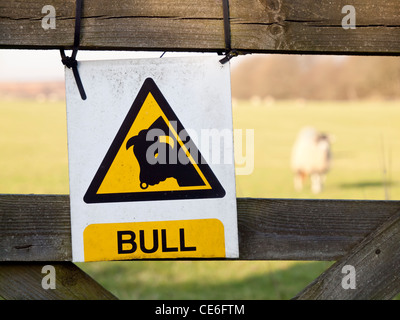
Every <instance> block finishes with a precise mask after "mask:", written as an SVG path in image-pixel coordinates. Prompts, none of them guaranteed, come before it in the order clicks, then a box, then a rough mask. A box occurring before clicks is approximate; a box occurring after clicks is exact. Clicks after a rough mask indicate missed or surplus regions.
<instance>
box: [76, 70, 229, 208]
mask: <svg viewBox="0 0 400 320" xmlns="http://www.w3.org/2000/svg"><path fill="white" fill-rule="evenodd" d="M150 92H151V94H152V95H153V97H154V99H155V100H156V101H157V103H158V105H159V106H160V108H161V109H162V110H163V112H164V114H165V115H166V117H167V118H168V120H169V121H176V123H177V127H178V128H177V129H178V132H180V131H181V130H182V129H183V128H184V127H183V125H182V124H181V122H180V121H179V119H178V117H177V116H176V115H175V113H174V111H173V110H172V108H171V106H170V105H169V103H168V102H167V100H166V99H165V98H164V96H163V94H162V93H161V91H160V89H159V88H158V87H157V85H156V83H155V82H154V80H153V79H152V78H147V79H146V80H145V81H144V83H143V85H142V87H141V89H140V90H139V93H138V95H137V96H136V98H135V100H134V102H133V104H132V106H131V108H130V109H129V111H128V114H127V115H126V117H125V119H124V121H123V123H122V125H121V127H120V129H119V130H118V132H117V134H116V136H115V138H114V140H113V142H112V143H111V146H110V148H109V149H108V151H107V153H106V155H105V157H104V159H103V161H102V163H101V164H100V167H99V169H98V170H97V172H96V174H95V176H94V178H93V180H92V182H91V184H90V185H89V188H88V189H87V191H86V193H85V195H84V197H83V201H84V202H86V203H88V204H90V203H107V202H129V201H152V200H183V199H203V198H223V197H224V196H225V194H226V192H225V189H224V188H223V187H222V185H221V183H220V182H219V180H218V179H217V177H216V176H215V174H214V172H213V171H212V170H211V168H210V166H209V165H208V164H207V163H206V161H205V160H204V158H203V156H202V155H201V153H200V150H197V151H198V152H199V159H200V161H199V163H198V164H197V165H198V167H199V169H200V170H201V171H202V173H203V174H204V176H205V178H206V179H207V181H208V182H209V184H210V186H211V189H206V190H174V191H154V192H131V193H109V194H97V191H98V189H99V188H100V185H101V183H102V182H103V179H104V177H105V176H106V174H107V172H108V169H109V168H110V166H111V164H112V162H113V161H114V158H115V157H116V155H117V153H118V151H119V149H120V147H121V145H122V143H123V142H124V140H125V137H126V135H127V134H128V132H129V130H130V128H131V126H132V124H133V122H134V121H135V120H136V117H137V115H138V113H139V111H140V109H141V107H142V105H143V103H144V101H145V100H146V98H147V96H148V94H149V93H150ZM196 149H197V146H196Z"/></svg>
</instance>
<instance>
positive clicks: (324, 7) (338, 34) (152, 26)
mask: <svg viewBox="0 0 400 320" xmlns="http://www.w3.org/2000/svg"><path fill="white" fill-rule="evenodd" d="M48 4H49V3H48V1H45V0H31V1H23V0H8V1H0V48H48V49H55V48H60V47H71V46H72V44H73V36H74V14H75V13H74V10H75V8H74V7H75V1H73V0H53V1H52V3H51V4H52V5H53V6H54V7H55V9H56V16H57V18H56V29H49V30H44V29H43V28H42V26H41V20H42V18H43V17H44V16H45V14H42V12H41V11H42V7H43V6H44V5H48ZM347 4H349V3H348V1H344V0H329V1H327V0H323V1H317V0H245V1H243V0H230V16H231V33H232V47H233V48H236V49H241V50H246V51H249V52H287V53H296V52H297V53H336V54H385V55H398V54H399V53H400V41H399V39H400V23H399V18H400V3H399V2H398V1H397V0H386V1H385V2H383V3H377V2H376V1H373V0H360V1H357V3H354V4H353V5H354V7H355V9H356V29H354V30H352V29H350V30H345V29H343V28H342V25H341V23H342V19H343V17H344V16H345V15H346V14H343V13H342V8H343V7H344V6H345V5H347ZM222 17H223V14H222V1H215V0H204V1H195V0H124V1H112V2H110V1H107V0H85V1H84V10H83V19H82V30H81V35H82V40H81V47H82V48H83V49H90V50H95V49H103V50H104V49H116V50H169V51H182V50H187V51H220V50H223V49H224V48H225V43H224V31H223V18H222Z"/></svg>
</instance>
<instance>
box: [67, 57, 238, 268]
mask: <svg viewBox="0 0 400 320" xmlns="http://www.w3.org/2000/svg"><path fill="white" fill-rule="evenodd" d="M218 60H219V57H217V56H215V57H196V58H193V57H185V58H162V59H138V60H111V61H84V62H79V74H80V77H81V79H82V83H83V86H84V88H85V91H86V94H87V99H86V100H82V99H81V97H80V95H79V92H78V89H77V87H76V83H75V80H74V76H73V74H72V71H71V70H69V69H66V98H67V120H68V153H69V178H70V199H71V225H72V254H73V261H100V260H130V259H163V258H192V257H193V258H195V257H203V258H222V257H227V258H235V257H238V235H237V234H238V233H237V215H236V194H235V175H234V160H233V134H232V108H231V92H230V71H229V64H225V65H222V64H220V63H219V61H218Z"/></svg>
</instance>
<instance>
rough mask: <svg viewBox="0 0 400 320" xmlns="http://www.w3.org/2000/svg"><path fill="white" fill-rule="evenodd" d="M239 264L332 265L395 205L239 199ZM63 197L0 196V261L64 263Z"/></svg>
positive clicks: (67, 241) (67, 242)
mask: <svg viewBox="0 0 400 320" xmlns="http://www.w3.org/2000/svg"><path fill="white" fill-rule="evenodd" d="M237 205H238V227H239V252H240V259H243V260H337V259H339V258H341V257H342V256H344V255H346V254H347V253H348V252H349V251H350V249H351V248H352V247H354V246H355V245H357V244H358V243H359V242H361V241H362V240H363V238H364V237H365V236H366V235H368V234H369V233H370V232H372V231H373V230H374V229H376V228H377V227H378V226H379V225H380V224H382V223H383V222H384V221H385V220H386V219H388V218H390V217H391V216H392V215H394V214H395V213H396V212H397V211H398V210H399V209H400V202H399V201H353V200H295V199H247V198H239V199H238V200H237ZM69 210H70V209H69V196H67V195H51V196H46V195H0V261H70V260H71V259H72V254H71V234H70V213H69Z"/></svg>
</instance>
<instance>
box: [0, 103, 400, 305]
mask: <svg viewBox="0 0 400 320" xmlns="http://www.w3.org/2000/svg"><path fill="white" fill-rule="evenodd" d="M233 112H234V127H235V128H242V129H246V128H247V129H254V130H255V156H254V161H255V162H254V163H255V168H254V171H253V173H252V174H251V175H247V176H238V177H237V182H236V183H237V196H238V197H265V198H331V199H391V200H398V199H400V130H399V123H400V106H399V103H398V102H305V103H304V102H292V101H287V102H285V101H281V102H276V103H274V104H273V105H270V104H268V105H267V104H263V103H250V102H237V103H235V104H234V108H233ZM65 114H66V112H65V103H64V102H52V103H38V102H32V101H0V150H1V151H0V152H1V153H0V168H1V169H0V193H42V194H43V193H51V194H59V193H61V194H65V193H69V187H68V159H67V134H66V117H65ZM305 125H313V126H315V127H317V128H318V129H321V130H324V131H326V132H328V133H329V134H331V135H333V136H334V143H333V147H332V149H333V158H334V162H333V167H332V170H331V172H330V173H329V174H328V177H327V181H326V186H325V189H324V191H323V192H322V193H321V194H319V195H314V194H312V193H311V192H310V191H309V189H305V190H304V191H302V192H298V193H297V192H295V191H294V189H293V185H292V174H291V172H290V169H289V156H290V150H291V146H292V144H293V142H294V139H295V136H296V134H297V132H298V130H299V129H300V128H301V127H303V126H305ZM329 265H330V262H293V261H292V262H288V261H279V262H272V261H131V262H126V261H125V262H98V263H97V262H96V263H80V264H79V266H80V267H81V268H82V269H84V270H85V271H86V272H88V273H89V274H90V275H91V276H92V277H94V278H95V279H96V280H97V281H99V282H100V283H101V284H103V285H104V286H105V287H106V288H108V289H109V290H110V291H111V292H113V293H114V294H115V295H117V296H118V297H119V298H121V299H290V298H291V297H293V296H294V295H295V294H296V293H297V292H298V291H300V290H301V289H302V288H303V287H304V286H306V285H307V284H308V283H310V282H311V281H312V280H313V279H314V278H315V277H317V276H318V275H319V274H320V273H321V272H322V271H323V270H325V269H326V268H327V267H328V266H329Z"/></svg>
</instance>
